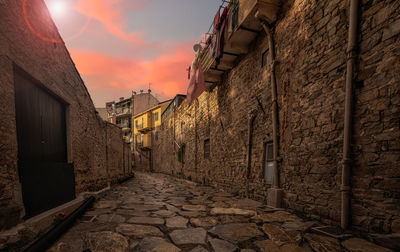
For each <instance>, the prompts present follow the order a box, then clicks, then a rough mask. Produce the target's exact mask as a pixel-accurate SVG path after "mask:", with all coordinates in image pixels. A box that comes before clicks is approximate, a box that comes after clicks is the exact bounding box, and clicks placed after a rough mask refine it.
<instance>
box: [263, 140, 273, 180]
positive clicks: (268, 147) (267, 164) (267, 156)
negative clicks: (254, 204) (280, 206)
mask: <svg viewBox="0 0 400 252" xmlns="http://www.w3.org/2000/svg"><path fill="white" fill-rule="evenodd" d="M264 151H265V152H264V180H265V183H267V184H272V180H273V177H274V144H273V143H272V142H268V143H265V145H264Z"/></svg>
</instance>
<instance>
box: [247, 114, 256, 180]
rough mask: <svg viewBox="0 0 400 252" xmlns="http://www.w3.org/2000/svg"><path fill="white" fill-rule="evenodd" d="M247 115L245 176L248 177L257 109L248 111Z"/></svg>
mask: <svg viewBox="0 0 400 252" xmlns="http://www.w3.org/2000/svg"><path fill="white" fill-rule="evenodd" d="M249 114H250V116H249V128H248V139H247V145H248V149H247V172H246V177H247V178H249V177H250V172H251V150H252V148H253V128H254V120H255V119H256V114H257V110H252V111H250V113H249Z"/></svg>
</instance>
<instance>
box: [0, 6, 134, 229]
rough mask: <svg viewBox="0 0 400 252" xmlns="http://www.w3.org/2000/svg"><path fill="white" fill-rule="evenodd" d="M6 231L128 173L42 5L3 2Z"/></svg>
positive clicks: (115, 130) (0, 161)
mask: <svg viewBox="0 0 400 252" xmlns="http://www.w3.org/2000/svg"><path fill="white" fill-rule="evenodd" d="M0 34H1V36H0V112H1V115H2V119H1V122H0V129H1V130H0V230H4V229H8V228H10V227H12V226H14V225H16V224H17V223H20V222H22V220H23V218H24V219H26V218H29V217H32V216H36V215H37V214H39V213H42V212H43V211H46V210H48V209H51V208H54V207H56V206H59V205H61V204H63V203H65V202H68V201H70V200H73V199H74V198H75V197H76V196H78V194H81V193H82V192H88V191H97V190H100V189H103V188H104V187H106V186H107V185H109V184H110V182H113V181H116V180H118V179H121V178H123V177H125V176H127V175H128V174H129V173H130V167H131V164H130V156H131V155H130V151H129V148H128V146H127V144H126V143H124V142H123V139H122V132H121V129H120V128H119V127H116V126H115V125H112V124H110V123H107V122H104V121H103V120H102V119H101V118H100V117H99V115H98V114H97V113H96V110H95V107H94V105H93V102H92V100H91V98H90V95H89V93H88V90H87V89H86V87H85V85H84V83H83V81H82V79H81V77H80V75H79V73H78V71H77V69H76V68H75V65H74V63H73V61H72V59H71V57H70V55H69V53H68V50H67V49H66V47H65V44H64V42H63V40H62V38H61V37H60V35H59V33H58V30H57V28H56V26H55V24H54V23H53V21H52V20H51V18H50V14H49V12H48V10H47V8H46V6H45V3H44V1H43V0H31V1H23V0H17V1H0Z"/></svg>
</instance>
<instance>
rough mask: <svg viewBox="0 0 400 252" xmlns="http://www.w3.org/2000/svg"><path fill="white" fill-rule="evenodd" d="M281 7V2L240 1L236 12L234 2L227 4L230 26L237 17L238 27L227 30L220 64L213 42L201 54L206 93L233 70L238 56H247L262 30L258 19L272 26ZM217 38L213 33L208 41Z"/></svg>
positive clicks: (275, 0) (264, 0) (266, 0)
mask: <svg viewBox="0 0 400 252" xmlns="http://www.w3.org/2000/svg"><path fill="white" fill-rule="evenodd" d="M279 4H280V0H239V7H238V9H235V7H234V5H233V1H232V0H231V1H230V2H229V3H228V5H227V8H228V15H227V20H228V22H227V24H228V25H229V24H232V23H233V21H231V20H233V18H235V15H237V16H236V18H237V24H236V25H235V26H234V27H232V28H230V27H228V30H227V31H226V33H227V34H225V38H226V41H225V42H224V48H223V53H222V55H221V57H220V60H219V62H217V60H216V59H215V58H214V57H213V56H212V48H210V47H211V46H212V43H211V44H207V43H206V46H205V47H204V48H203V49H202V51H201V52H200V55H199V60H200V63H201V66H202V68H203V71H204V79H205V82H206V89H207V90H211V89H212V88H213V87H214V86H216V85H218V84H219V83H220V82H221V77H222V75H223V74H224V73H225V72H227V71H229V70H231V69H232V68H233V67H234V62H235V60H236V58H237V57H238V56H240V55H242V54H247V53H248V49H249V48H248V47H249V44H250V43H251V42H252V41H253V40H254V39H255V38H256V37H257V36H258V35H259V33H260V32H262V30H263V28H262V25H261V22H260V21H259V19H258V18H257V17H259V18H263V19H264V20H266V21H267V22H269V23H273V22H274V21H275V20H276V18H277V13H278V10H279ZM256 16H257V17H256ZM232 26H233V25H232ZM215 36H217V34H215V33H212V34H211V35H210V39H209V41H210V40H211V41H212V40H213V39H215Z"/></svg>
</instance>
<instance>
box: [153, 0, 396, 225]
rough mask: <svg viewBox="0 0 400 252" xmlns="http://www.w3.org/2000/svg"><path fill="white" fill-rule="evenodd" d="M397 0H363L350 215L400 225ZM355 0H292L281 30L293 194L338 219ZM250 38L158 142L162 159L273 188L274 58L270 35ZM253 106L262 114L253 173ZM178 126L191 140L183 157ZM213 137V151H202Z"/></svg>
mask: <svg viewBox="0 0 400 252" xmlns="http://www.w3.org/2000/svg"><path fill="white" fill-rule="evenodd" d="M399 5H400V3H399V2H398V1H390V0H386V1H384V0H381V1H376V0H375V1H373V0H370V1H361V18H360V20H361V25H360V32H361V34H360V38H359V41H360V46H359V50H358V55H359V57H357V68H358V70H357V76H356V78H357V79H356V85H355V87H354V89H355V90H354V94H355V97H354V111H353V115H354V126H353V135H354V137H353V144H352V152H353V157H354V162H353V164H352V182H351V184H352V187H353V189H352V203H351V209H352V212H351V217H352V222H351V224H352V226H353V227H355V228H357V229H362V230H366V231H374V232H391V231H392V232H395V231H396V232H398V231H399V222H400V221H399V219H400V204H399V201H400V198H399V194H400V188H399V185H400V181H399V180H400V174H399V171H400V167H399V165H400V147H399V142H400V121H399V118H400V114H399V111H400V110H399V106H400V91H399V90H400V85H399V83H400V74H399V71H398V69H399V66H400V50H399V48H400V6H399ZM348 6H349V1H344V0H335V1H315V0H307V1H300V0H298V1H287V2H285V4H284V5H283V6H282V12H281V14H280V17H279V20H278V21H277V23H276V25H275V35H274V36H275V42H276V57H277V61H278V64H277V66H276V72H277V83H278V105H279V136H280V140H279V141H280V146H279V153H280V157H281V162H280V164H279V165H280V176H279V177H280V185H281V188H282V189H283V190H284V199H283V205H284V207H287V208H290V209H293V210H295V211H297V212H299V213H302V214H303V215H304V216H306V217H310V218H313V219H317V220H320V221H321V222H324V223H327V224H338V222H339V221H340V184H341V167H342V165H341V160H342V148H343V146H342V144H343V121H344V119H343V118H344V85H345V71H346V70H345V68H346V57H347V54H346V48H347V32H348V30H347V29H348V8H349V7H348ZM289 37H290V38H289ZM249 48H250V50H249V53H248V54H246V55H244V56H243V57H241V58H240V59H238V60H237V62H236V65H235V67H234V68H233V69H232V70H231V71H230V72H228V73H227V74H225V76H224V81H223V83H222V84H221V85H219V86H218V87H216V88H215V89H214V90H213V91H212V92H210V93H204V94H202V95H201V96H200V97H199V98H198V100H197V101H194V102H193V104H192V105H190V106H188V105H187V104H186V103H184V104H182V105H181V107H180V108H179V109H178V110H177V111H176V112H175V113H174V114H172V115H171V116H170V117H169V118H168V119H167V120H166V121H164V122H163V125H162V127H161V129H160V137H159V140H158V141H155V145H154V148H153V152H154V169H155V170H156V171H160V172H164V173H169V174H175V175H178V176H182V177H184V178H189V179H193V180H196V181H199V182H205V183H209V184H215V185H218V186H220V187H225V188H227V189H229V190H232V191H236V192H238V193H241V194H248V195H249V196H251V197H255V198H264V199H265V197H266V190H267V188H269V185H267V184H265V183H264V181H263V158H264V155H263V153H264V143H265V142H269V141H272V119H271V90H270V69H269V68H270V66H262V65H261V57H262V54H263V53H264V52H265V50H266V49H267V48H268V47H267V39H266V36H265V35H264V34H263V33H261V34H260V35H259V36H258V38H257V39H256V40H255V41H254V42H253V43H252V44H251V45H250V47H249ZM252 110H256V111H257V116H256V119H255V122H254V132H253V135H252V137H253V149H252V158H251V160H252V162H251V170H250V174H249V179H247V147H248V146H247V139H248V127H249V126H248V125H249V123H248V118H249V112H250V111H252ZM182 124H184V127H183V131H182V129H181V128H182V126H181V125H182ZM174 138H175V139H176V141H177V142H178V143H179V144H182V143H185V146H186V151H185V155H184V164H183V165H182V164H181V163H180V162H178V158H177V151H178V147H177V146H176V145H175V144H174ZM205 139H210V143H211V156H210V157H209V158H204V156H203V155H204V150H203V147H204V140H205Z"/></svg>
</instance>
